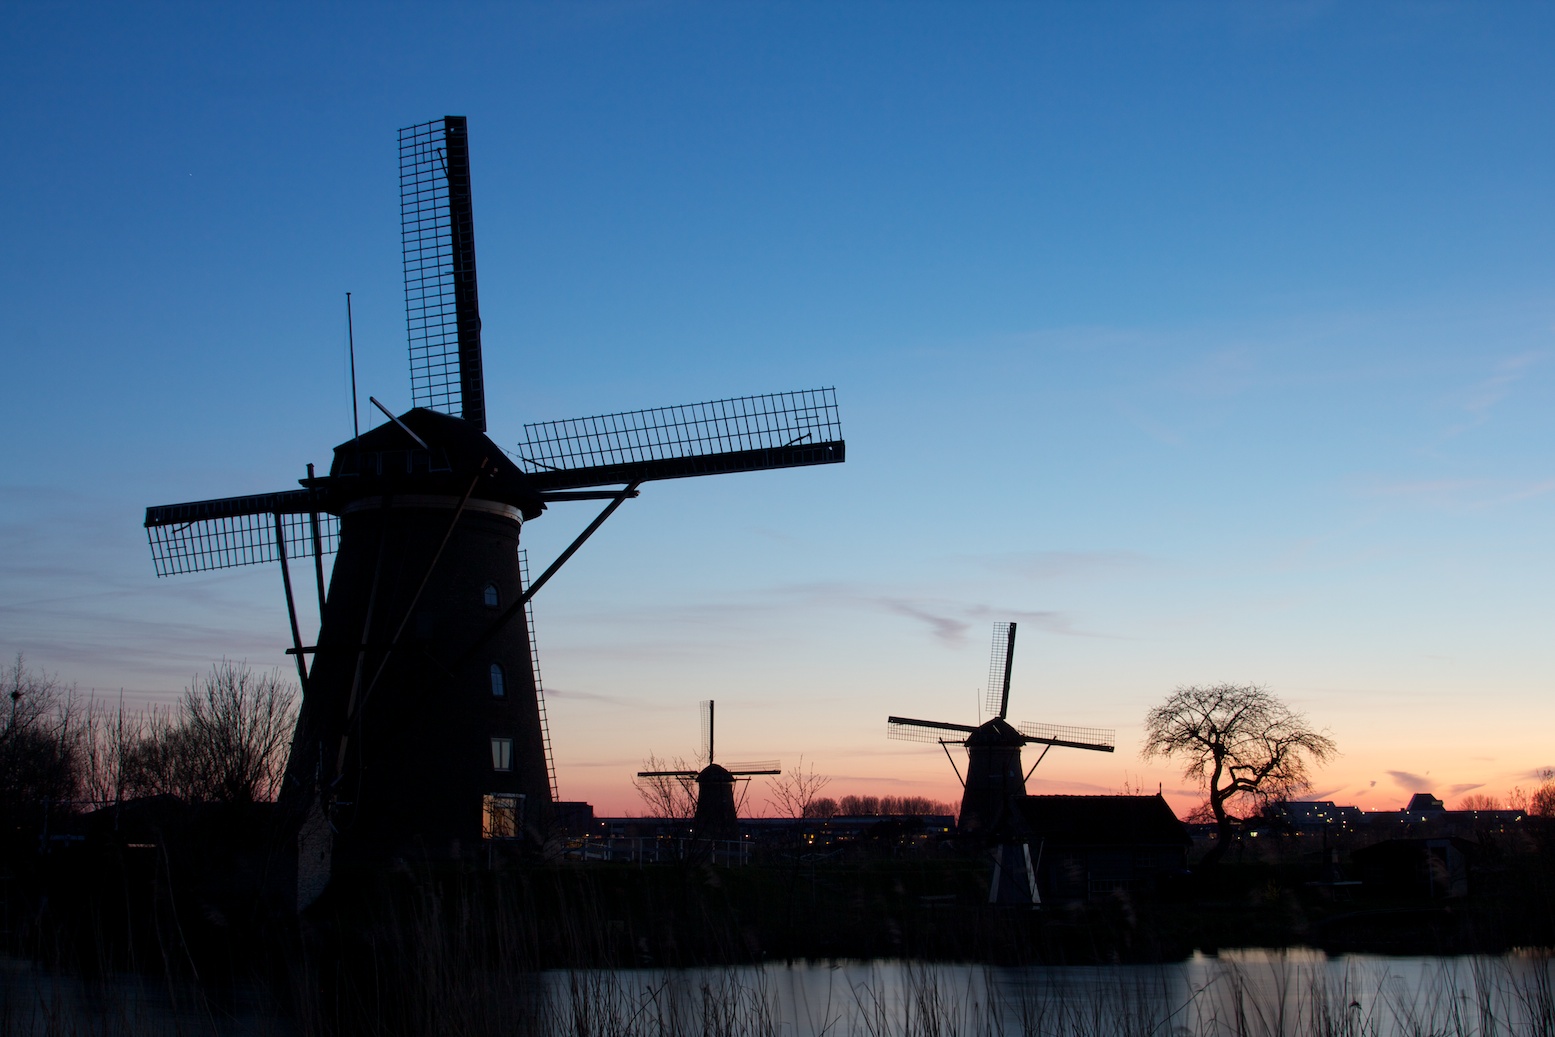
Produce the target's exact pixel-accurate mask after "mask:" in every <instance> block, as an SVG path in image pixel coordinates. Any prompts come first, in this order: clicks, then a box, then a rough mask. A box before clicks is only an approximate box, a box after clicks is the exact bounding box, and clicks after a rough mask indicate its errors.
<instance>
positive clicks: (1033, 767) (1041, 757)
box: [1021, 745, 1053, 781]
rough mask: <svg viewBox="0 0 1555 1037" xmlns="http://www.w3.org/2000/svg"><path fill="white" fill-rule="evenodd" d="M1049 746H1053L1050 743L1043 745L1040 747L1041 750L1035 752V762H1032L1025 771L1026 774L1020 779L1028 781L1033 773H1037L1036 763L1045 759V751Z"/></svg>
mask: <svg viewBox="0 0 1555 1037" xmlns="http://www.w3.org/2000/svg"><path fill="white" fill-rule="evenodd" d="M1051 748H1053V747H1052V746H1051V745H1044V746H1043V747H1042V752H1040V753H1038V754H1037V763H1034V764H1032V765H1031V769H1030V770H1028V771H1027V772H1026V776H1025V777H1024V778H1022V779H1021V781H1030V780H1031V776H1032V775H1033V774H1035V773H1037V764H1039V763H1041V762H1042V761H1043V760H1044V759H1046V757H1047V751H1048V750H1049V749H1051Z"/></svg>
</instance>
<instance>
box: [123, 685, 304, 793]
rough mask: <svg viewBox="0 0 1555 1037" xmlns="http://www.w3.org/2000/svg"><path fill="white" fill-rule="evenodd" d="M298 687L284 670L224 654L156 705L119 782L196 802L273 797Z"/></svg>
mask: <svg viewBox="0 0 1555 1037" xmlns="http://www.w3.org/2000/svg"><path fill="white" fill-rule="evenodd" d="M296 702H297V692H296V688H295V685H293V684H292V683H291V682H289V681H287V680H286V679H285V678H283V677H282V676H281V674H280V671H279V670H270V671H266V672H257V673H256V672H255V671H254V670H253V669H251V668H250V667H249V666H248V664H247V663H234V662H231V661H230V660H227V659H223V660H222V661H221V662H219V663H217V664H216V665H214V666H212V667H211V671H210V673H208V674H205V675H203V676H196V677H195V679H194V681H193V683H192V684H191V686H190V687H188V688H185V689H184V694H183V698H182V699H180V700H179V703H178V706H177V708H176V710H175V709H167V708H154V709H153V710H152V711H151V712H150V714H149V715H148V716H147V717H146V718H145V720H144V727H143V728H142V729H141V730H140V731H139V732H138V737H137V738H136V739H135V741H134V743H133V744H132V745H129V746H128V747H126V748H125V749H124V751H123V759H122V767H121V770H122V773H121V775H120V781H121V783H122V786H123V787H124V788H125V789H126V790H127V791H129V792H131V793H132V794H136V795H153V794H157V793H169V794H172V795H175V796H178V797H180V798H182V799H188V800H192V801H214V802H229V803H230V802H239V803H248V802H257V801H262V800H271V799H274V798H275V794H276V792H277V790H278V789H279V788H280V784H281V776H282V771H283V769H284V767H285V762H286V749H287V745H288V743H289V740H290V738H291V734H292V728H293V726H294V724H295V722H296Z"/></svg>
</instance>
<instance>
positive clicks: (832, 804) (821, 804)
mask: <svg viewBox="0 0 1555 1037" xmlns="http://www.w3.org/2000/svg"><path fill="white" fill-rule="evenodd" d="M839 813H841V810H840V809H839V808H838V806H837V801H836V800H835V799H832V798H831V797H830V796H822V797H820V798H819V799H813V800H811V801H810V805H809V806H807V807H805V811H804V816H805V817H836V816H837V815H838V814H839Z"/></svg>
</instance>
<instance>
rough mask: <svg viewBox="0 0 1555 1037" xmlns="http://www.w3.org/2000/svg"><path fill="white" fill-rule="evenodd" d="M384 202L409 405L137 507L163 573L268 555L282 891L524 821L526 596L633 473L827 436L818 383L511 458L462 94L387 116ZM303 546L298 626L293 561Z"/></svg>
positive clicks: (635, 422) (455, 848) (538, 740)
mask: <svg viewBox="0 0 1555 1037" xmlns="http://www.w3.org/2000/svg"><path fill="white" fill-rule="evenodd" d="M400 212H401V227H402V243H403V249H402V251H403V258H404V268H405V305H406V322H407V327H408V337H409V344H410V375H411V399H412V403H413V404H414V406H413V408H412V409H411V410H409V411H407V412H405V413H404V414H401V415H399V416H395V415H394V414H393V413H392V412H390V411H389V410H388V409H387V408H384V407H383V406H382V404H378V403H377V400H376V399H374V400H373V402H374V403H375V404H376V405H377V406H379V408H380V409H382V410H383V411H384V413H385V414H386V415H387V416H388V418H389V420H388V421H387V422H385V423H384V424H382V425H379V426H378V427H377V428H374V429H371V430H369V431H367V432H362V433H360V434H359V435H356V436H355V437H354V438H353V439H351V440H349V441H348V442H346V443H343V444H341V445H340V446H338V447H336V448H335V450H334V460H333V463H332V464H331V466H330V470H329V473H328V474H327V475H323V476H317V477H315V476H314V473H313V470H312V466H311V465H309V466H308V467H309V471H308V478H306V479H302V480H299V482H300V483H301V488H300V489H294V490H282V491H280V492H277V493H269V494H260V495H257V496H249V497H227V498H221V499H217V500H205V501H197V502H193V503H189V504H175V505H169V506H164V507H153V508H148V509H147V510H146V522H145V525H146V530H147V535H148V538H149V540H150V543H151V552H152V558H153V560H154V562H155V564H156V570H157V574H158V575H159V576H166V575H171V574H174V573H186V572H200V571H205V570H212V569H223V568H228V567H231V566H238V565H248V564H252V563H258V562H270V561H278V562H280V567H281V576H282V582H283V586H284V588H285V591H286V603H287V612H288V615H289V617H290V621H291V634H292V640H293V647H292V648H291V649H290V651H289V653H288V654H293V655H295V656H296V660H297V668H298V676H299V678H300V680H301V682H302V688H303V702H302V708H301V712H300V715H299V718H298V722H297V730H296V734H295V736H294V738H293V742H292V748H291V756H290V759H289V761H288V764H287V770H286V781H285V785H284V788H283V792H282V800H283V804H288V805H290V806H291V807H292V808H293V809H294V811H295V814H294V816H296V817H304V816H305V818H306V819H305V820H303V821H301V822H300V823H301V834H300V836H299V854H298V859H299V867H300V874H299V901H300V902H307V901H308V900H310V899H311V897H312V895H313V894H314V893H316V892H317V891H318V890H319V889H321V888H322V883H323V881H324V879H326V878H327V877H328V876H329V874H330V873H331V872H332V871H336V870H338V869H339V867H341V866H342V865H343V864H345V863H347V862H348V861H349V860H359V861H362V862H364V863H367V864H376V863H378V862H381V861H383V860H385V859H387V858H388V857H389V856H391V855H398V854H400V853H403V852H406V851H408V850H415V851H417V852H424V853H431V854H446V853H450V852H451V853H454V854H458V853H460V852H464V851H467V850H468V849H470V848H472V846H473V845H477V844H479V843H480V841H481V840H482V839H483V838H488V839H489V838H509V837H514V836H518V835H522V834H523V833H525V832H526V831H528V832H537V831H538V830H539V828H543V826H544V823H545V821H546V820H547V815H548V814H549V809H548V808H549V805H550V804H551V802H552V801H553V789H552V781H551V778H550V768H549V761H548V758H547V738H546V732H545V728H544V723H543V713H542V712H541V706H540V703H539V702H538V701H537V695H536V693H537V688H536V686H535V679H534V673H535V671H534V666H533V665H532V656H531V644H530V639H529V636H528V632H527V629H526V628H527V623H526V621H525V620H526V617H525V608H526V606H527V605H528V603H529V601H530V599H531V597H532V596H533V595H534V594H535V592H536V591H538V590H539V589H540V588H541V587H543V586H544V585H545V583H546V581H548V580H549V579H550V578H551V577H552V576H553V575H554V574H555V573H556V571H557V570H558V569H559V568H560V567H561V566H562V564H563V563H565V562H566V560H567V559H568V558H570V557H572V555H573V553H574V552H576V551H577V550H578V548H579V547H580V546H582V544H583V542H584V541H585V540H586V539H587V538H588V537H589V536H590V535H591V534H592V533H593V532H594V531H595V530H596V529H598V528H599V526H600V524H601V523H603V522H604V521H605V520H606V519H607V518H608V517H609V516H610V515H611V514H612V513H613V512H614V511H615V510H616V509H617V508H618V507H619V506H620V505H621V504H622V502H624V501H625V500H627V499H628V498H631V497H635V496H637V493H638V487H639V486H640V485H642V484H643V483H645V482H648V481H650V480H657V479H674V478H682V477H687V476H694V475H716V474H721V473H725V472H739V471H754V470H759V469H768V468H785V467H794V466H800V465H815V464H829V463H835V462H839V461H842V460H843V458H844V453H845V448H844V444H843V441H842V433H841V426H840V424H839V421H838V416H837V406H836V397H835V394H834V392H833V391H832V390H831V389H817V390H810V391H805V392H795V393H779V394H774V395H769V396H751V397H741V398H738V399H729V400H720V401H716V402H712V403H700V404H692V405H688V406H680V407H665V408H658V409H654V410H643V411H633V412H629V413H624V414H612V415H605V416H600V417H593V418H584V419H578V420H573V421H565V422H549V423H542V424H530V425H526V426H525V427H524V428H525V433H526V435H525V442H524V443H523V444H522V445H521V446H520V447H519V451H518V454H519V460H518V461H510V460H509V458H508V456H507V455H506V454H505V453H504V452H503V451H502V449H501V448H499V447H498V446H497V445H496V444H495V443H494V442H493V441H492V440H491V439H490V438H488V437H487V435H486V426H487V417H488V415H489V414H492V413H494V411H493V409H492V408H490V407H489V406H488V402H489V401H488V400H487V398H486V387H485V382H484V378H483V375H482V364H481V321H480V313H479V307H478V298H477V291H476V278H475V243H474V224H473V209H472V205H471V194H470V164H469V144H468V137H467V133H466V126H465V120H464V118H463V117H462V116H446V117H444V118H442V119H438V120H435V121H433V122H430V123H424V124H421V125H418V126H412V127H409V128H406V129H404V130H401V131H400ZM580 500H600V501H607V502H608V504H607V506H606V507H605V508H604V510H603V511H602V512H601V513H600V514H599V515H598V516H597V517H595V518H594V520H593V521H592V522H590V523H589V524H588V526H587V527H586V528H585V529H584V530H583V531H582V533H580V534H579V535H578V536H577V538H576V539H574V540H573V542H572V544H571V545H570V546H569V547H568V548H567V549H566V550H564V551H563V552H562V553H561V554H560V556H559V557H558V558H557V559H556V560H555V561H554V562H552V564H551V565H550V566H549V567H547V568H546V569H545V571H544V572H542V573H541V574H540V575H539V576H538V577H537V578H535V580H534V581H533V582H532V583H529V582H528V581H526V580H525V579H524V577H523V575H522V574H521V572H520V561H519V552H518V542H519V532H520V530H521V528H522V525H523V523H524V522H526V521H529V520H532V519H534V518H537V517H539V515H540V514H541V513H542V512H544V511H545V509H546V506H547V505H548V504H551V503H556V502H561V501H580ZM331 551H334V552H337V554H336V560H335V565H334V570H333V573H332V574H331V576H330V579H329V583H328V590H327V593H326V587H325V578H324V566H323V561H322V559H323V556H324V555H325V554H327V553H330V552H331ZM308 557H311V558H312V559H313V562H314V564H313V573H314V576H315V580H316V583H317V591H318V598H319V609H320V629H319V634H318V639H317V641H316V643H315V644H313V645H305V644H303V641H302V635H301V630H300V628H299V624H298V620H297V612H296V607H295V601H294V598H293V588H292V579H291V575H292V574H291V569H290V560H296V559H300V558H308ZM309 659H311V661H312V664H311V666H310V665H308V663H307V660H309ZM537 826H538V828H537ZM337 850H338V851H339V852H338V853H337V852H336V851H337Z"/></svg>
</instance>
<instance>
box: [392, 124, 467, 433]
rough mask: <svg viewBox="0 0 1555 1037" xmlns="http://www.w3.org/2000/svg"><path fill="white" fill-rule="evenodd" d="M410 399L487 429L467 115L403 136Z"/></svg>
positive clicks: (423, 126) (402, 194)
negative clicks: (476, 281) (465, 117)
mask: <svg viewBox="0 0 1555 1037" xmlns="http://www.w3.org/2000/svg"><path fill="white" fill-rule="evenodd" d="M400 241H401V250H402V253H403V256H404V262H405V325H406V331H407V334H408V336H409V340H410V396H411V401H412V402H413V403H414V404H415V405H416V406H417V407H429V408H431V409H432V410H437V411H442V412H443V413H444V414H453V415H456V416H458V417H462V418H464V420H466V421H468V422H469V423H470V424H472V425H474V426H475V427H476V428H477V429H478V430H480V431H481V432H484V431H486V386H485V380H484V376H483V374H482V371H481V317H480V301H479V297H478V292H477V291H476V283H475V222H474V208H473V206H472V203H471V200H470V143H469V135H468V133H467V131H466V127H465V120H464V116H462V115H445V116H444V117H443V118H441V119H436V120H433V121H432V122H427V123H422V124H421V125H419V126H407V127H406V128H404V129H402V130H400Z"/></svg>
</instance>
